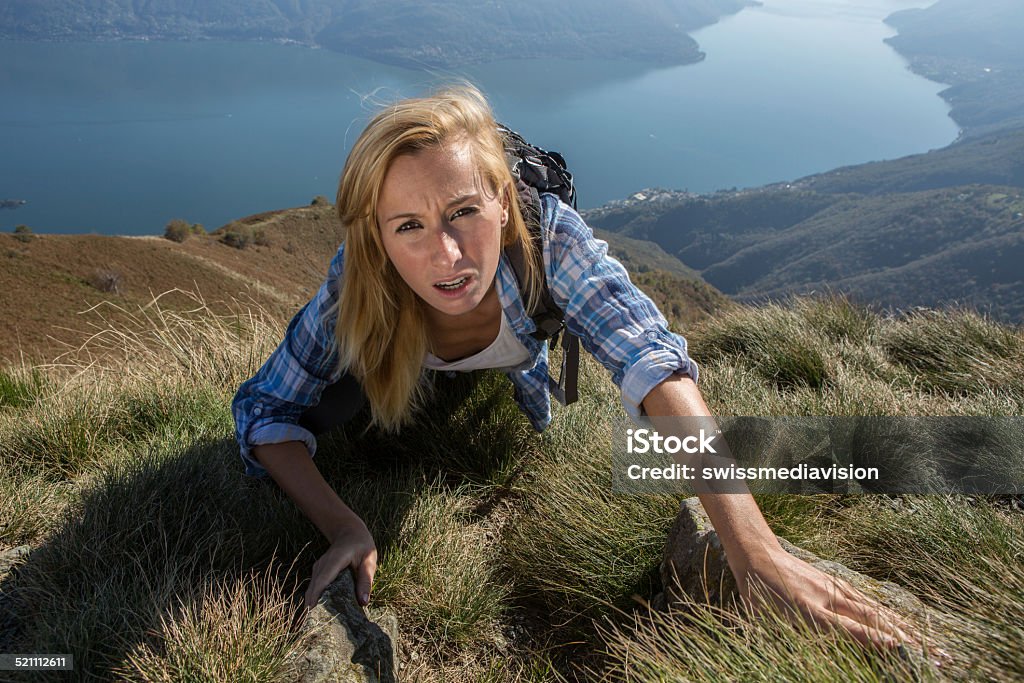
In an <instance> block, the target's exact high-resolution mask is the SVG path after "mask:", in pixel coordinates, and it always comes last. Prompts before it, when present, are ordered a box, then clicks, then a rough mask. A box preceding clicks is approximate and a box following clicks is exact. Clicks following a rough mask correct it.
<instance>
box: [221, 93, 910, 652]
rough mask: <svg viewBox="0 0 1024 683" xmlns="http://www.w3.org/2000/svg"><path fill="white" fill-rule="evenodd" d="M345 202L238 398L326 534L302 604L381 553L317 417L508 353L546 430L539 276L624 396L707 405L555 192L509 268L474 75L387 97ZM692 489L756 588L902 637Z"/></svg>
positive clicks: (746, 498) (522, 233)
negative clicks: (320, 447) (324, 463)
mask: <svg viewBox="0 0 1024 683" xmlns="http://www.w3.org/2000/svg"><path fill="white" fill-rule="evenodd" d="M337 208H338V214H339V216H340V218H341V222H342V223H343V225H344V226H345V227H346V229H347V233H346V238H345V242H344V243H343V244H342V245H341V246H340V247H339V249H338V252H337V255H336V256H335V257H334V259H333V260H332V262H331V265H330V269H329V272H328V275H327V279H326V281H325V282H324V283H323V285H322V286H321V287H320V289H319V291H318V292H317V294H316V295H315V296H314V297H313V299H312V300H311V301H310V302H309V303H308V304H307V305H306V306H304V307H303V308H302V309H301V310H300V311H299V313H298V314H297V315H296V316H295V318H294V319H293V320H292V321H291V324H290V325H289V327H288V331H287V334H286V337H285V339H284V341H283V342H282V343H281V345H280V346H279V347H278V348H277V350H275V351H274V353H273V354H272V355H271V357H270V358H269V359H268V360H267V362H266V363H265V364H264V365H263V367H262V368H261V369H260V370H259V372H258V373H257V374H256V375H255V376H254V377H253V378H251V379H249V380H248V381H246V382H245V383H244V384H243V385H242V386H241V387H240V389H239V391H238V394H237V395H236V397H235V400H234V402H233V406H232V407H233V412H234V415H235V420H236V427H237V437H238V441H239V445H240V447H241V454H242V458H243V460H244V461H245V463H246V473H247V474H249V475H252V476H266V475H267V474H268V473H269V475H270V476H271V477H272V478H273V480H274V481H275V482H277V484H278V485H279V486H280V487H281V488H282V489H283V490H284V491H285V493H286V494H287V495H288V496H289V497H291V499H292V500H293V501H295V503H296V504H297V505H298V506H299V508H300V509H301V510H302V511H303V513H304V514H305V515H306V516H307V517H308V518H309V519H310V520H311V521H312V522H313V523H314V524H315V525H316V526H317V528H318V529H320V531H321V532H322V533H323V534H324V536H326V538H327V539H328V541H329V542H330V547H329V549H328V550H327V552H326V553H324V555H323V556H322V557H320V558H319V560H317V562H316V563H315V564H314V566H313V574H312V579H311V581H310V584H309V587H308V590H307V592H306V602H307V605H312V604H315V602H316V601H317V600H318V598H319V596H320V594H321V593H322V591H323V590H324V588H326V586H327V585H328V584H329V583H330V582H331V581H333V580H334V579H335V578H336V577H337V575H338V574H339V573H340V572H342V571H344V570H346V569H351V570H352V572H353V574H354V576H355V579H356V591H357V596H358V598H359V601H360V602H361V603H362V604H364V605H365V604H367V603H368V601H369V599H370V589H371V585H372V582H373V576H374V572H375V571H376V566H377V550H376V546H375V544H374V540H373V536H372V535H371V533H370V531H369V529H367V527H366V525H365V524H364V523H363V521H362V520H361V519H360V518H359V517H358V516H357V515H356V514H355V513H353V512H352V510H350V509H349V508H348V506H346V505H345V503H344V502H343V501H342V500H341V499H340V498H339V497H338V495H337V494H336V493H335V492H334V491H333V490H332V489H331V487H330V486H329V485H328V484H327V482H326V481H325V480H324V478H323V477H322V476H321V474H320V473H319V471H318V470H317V467H316V465H315V464H314V462H313V459H312V457H311V456H313V455H314V453H315V451H316V438H315V436H314V432H317V431H321V429H320V428H319V427H318V425H320V426H324V425H329V423H331V422H335V423H337V422H342V421H344V420H345V419H347V418H348V417H349V416H350V415H351V414H353V413H354V412H355V411H356V410H357V409H358V408H359V406H360V405H361V404H362V402H363V401H364V400H365V401H367V402H368V403H369V406H370V411H371V414H372V421H373V423H374V424H375V425H376V426H378V427H379V428H382V429H385V430H397V429H399V428H400V427H401V426H402V425H403V424H406V423H408V422H409V421H410V420H412V419H413V418H414V416H415V413H416V411H417V408H418V407H420V406H421V405H422V403H423V401H424V394H423V386H424V384H423V382H422V381H421V378H422V377H423V375H424V372H423V369H424V368H425V367H426V368H433V369H439V370H454V371H460V370H461V371H468V370H473V369H478V368H485V367H486V368H501V369H503V370H504V371H505V372H506V373H507V375H508V377H509V378H510V379H511V380H512V382H513V384H514V385H515V388H516V392H515V395H516V400H517V402H518V403H519V405H520V407H521V409H522V410H523V412H524V413H525V414H526V415H527V416H528V418H529V419H530V421H531V423H532V424H533V426H534V427H535V428H536V429H537V430H543V429H544V428H545V427H546V426H547V424H548V423H549V422H550V419H551V404H550V395H549V393H548V368H547V345H546V343H542V342H539V341H537V340H536V339H535V338H533V337H532V336H530V333H531V332H533V331H534V325H533V322H532V321H531V320H530V317H529V316H528V315H527V311H528V310H531V309H530V302H531V301H532V300H533V299H534V298H535V297H537V296H538V293H539V291H540V288H541V287H542V284H543V282H544V280H545V279H546V281H547V284H548V287H549V288H550V292H551V295H552V297H553V298H554V300H555V302H556V303H557V304H558V305H559V306H560V307H562V309H563V310H564V311H565V314H566V323H567V325H568V327H569V329H570V330H572V331H573V332H574V333H575V334H576V335H577V336H579V337H580V339H581V340H582V343H583V346H584V348H585V349H586V350H587V351H589V352H590V353H591V354H592V355H593V356H594V357H595V358H596V359H597V360H598V361H599V362H600V363H601V364H602V365H604V366H605V367H606V368H608V370H609V371H610V372H611V374H612V378H613V380H614V381H615V383H616V384H617V385H619V387H620V388H621V390H622V401H623V404H624V406H625V408H626V410H627V412H629V413H630V414H631V415H633V416H639V415H641V414H647V415H650V416H707V415H710V413H709V411H708V408H707V406H706V405H705V403H704V401H703V399H702V398H701V395H700V392H699V391H698V389H697V384H696V380H697V376H698V371H697V366H696V364H695V363H694V362H693V361H692V360H691V359H690V358H689V356H688V355H687V351H686V341H685V340H684V339H683V338H682V337H679V336H677V335H675V334H673V333H671V332H669V331H668V329H667V327H666V322H665V319H664V318H663V317H662V315H661V314H660V313H659V312H658V310H657V308H656V307H655V306H654V304H652V303H651V301H650V300H649V299H648V298H647V297H646V296H644V294H642V293H641V292H640V291H639V290H638V289H637V288H636V287H634V286H633V285H632V284H631V283H630V281H629V278H628V277H627V274H626V272H625V270H624V269H623V267H622V266H621V265H620V264H619V263H618V262H617V261H615V260H614V259H611V258H610V257H608V255H607V245H606V244H605V243H603V242H601V241H599V240H596V239H595V238H594V236H593V234H592V232H591V230H590V229H589V228H588V227H587V226H586V224H585V223H584V222H583V220H582V219H581V218H580V217H579V215H578V214H577V213H576V212H575V211H573V210H572V209H571V208H570V207H568V206H566V205H565V204H564V203H561V202H560V201H559V200H558V198H557V197H555V196H554V195H551V194H542V195H541V203H540V216H539V223H540V226H541V233H542V236H543V265H544V269H545V272H539V271H538V269H537V268H536V267H533V264H534V263H535V261H534V259H532V258H526V259H525V261H526V264H527V267H528V268H527V270H528V272H527V275H526V277H524V278H523V279H524V280H525V282H523V283H522V285H520V284H519V283H518V282H517V279H516V277H515V275H514V273H513V271H512V269H511V267H510V265H509V263H508V260H507V258H506V257H505V256H504V249H505V248H506V247H508V246H510V245H512V244H514V243H519V245H520V246H521V247H522V248H523V249H524V250H525V252H526V253H531V250H532V249H534V246H533V244H532V241H531V239H530V232H529V229H528V228H527V225H526V223H525V220H524V209H523V207H521V206H520V203H519V199H518V196H517V193H516V192H515V190H514V182H513V178H512V176H511V173H510V170H509V167H508V164H507V162H506V159H505V155H504V140H503V139H502V137H501V134H500V133H499V132H498V128H497V125H496V123H495V120H494V117H493V115H492V113H491V111H490V108H489V106H488V104H487V102H486V100H485V99H484V97H483V96H482V95H481V94H480V93H479V92H478V91H477V90H475V89H474V88H472V87H459V88H450V89H446V90H443V91H440V92H437V93H435V94H434V95H432V96H429V97H424V98H419V99H408V100H403V101H400V102H397V103H396V104H394V105H391V106H388V107H387V108H385V109H384V110H383V111H381V112H380V113H379V114H378V115H377V116H376V117H375V118H374V119H373V120H372V121H371V122H370V123H369V125H368V126H367V127H366V129H365V130H364V131H363V133H362V135H361V136H360V137H359V139H358V141H357V142H356V143H355V146H354V147H353V149H352V152H351V153H350V155H349V157H348V160H347V162H346V164H345V169H344V171H343V173H342V176H341V182H340V185H339V188H338V197H337ZM325 388H327V394H326V396H327V397H329V400H327V398H325ZM328 403H329V404H330V408H329V409H327V410H325V404H328ZM325 412H327V413H329V414H327V415H325V414H324V413H325ZM701 502H702V503H703V505H704V508H705V509H706V511H707V513H708V514H709V515H710V517H711V520H712V522H713V523H714V525H715V527H716V528H717V529H718V532H719V535H720V537H721V539H722V543H723V545H724V546H725V550H726V553H727V556H728V558H729V563H730V568H731V569H732V571H733V573H734V574H735V576H736V579H737V582H738V584H739V586H740V588H741V592H742V593H743V594H744V596H745V597H748V599H752V598H750V594H749V592H748V591H749V588H750V587H751V586H753V585H755V584H763V585H764V586H765V587H766V588H767V589H768V590H769V591H770V593H771V594H773V595H775V596H784V597H779V598H778V601H779V602H780V603H782V604H784V605H788V606H789V607H791V608H792V610H794V611H795V612H799V613H800V614H802V615H804V617H807V618H810V619H812V620H813V621H814V622H816V623H818V624H819V625H825V626H831V627H835V628H840V629H845V630H846V631H848V632H849V633H850V634H851V635H853V636H854V637H855V638H857V639H858V640H860V641H862V642H864V643H873V644H876V645H888V646H896V645H898V644H899V643H900V642H901V641H907V642H912V638H911V636H910V635H908V634H909V632H910V631H909V627H908V626H907V625H906V624H905V623H903V622H900V621H899V619H898V617H896V616H895V615H893V614H891V613H884V616H883V612H882V611H880V608H879V606H878V605H877V604H875V603H873V602H871V601H870V600H869V599H868V598H866V597H865V596H863V595H862V594H860V593H858V592H856V591H855V590H854V589H852V588H851V587H849V586H848V585H847V584H844V583H842V582H838V581H836V580H835V579H833V578H831V577H829V576H827V575H825V574H823V573H821V572H820V571H818V570H817V569H815V568H813V567H811V566H810V565H808V564H806V563H804V562H802V561H800V560H798V559H796V558H794V557H793V556H791V555H789V554H788V553H786V552H785V551H783V550H782V548H781V547H780V545H779V543H778V541H777V539H776V537H775V535H774V534H773V533H772V531H771V530H770V529H769V527H768V525H767V524H766V522H765V520H764V518H763V516H762V515H761V513H760V511H759V510H758V508H757V505H756V503H755V502H754V500H753V498H752V497H751V496H750V495H749V493H748V494H745V495H742V494H739V495H738V494H712V493H704V494H703V495H701Z"/></svg>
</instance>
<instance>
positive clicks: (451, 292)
mask: <svg viewBox="0 0 1024 683" xmlns="http://www.w3.org/2000/svg"><path fill="white" fill-rule="evenodd" d="M472 279H473V278H472V276H471V275H463V276H462V277H457V278H454V279H452V280H445V281H444V282H435V283H434V289H436V290H438V291H439V292H440V293H441V294H443V295H444V296H458V295H460V294H462V293H463V292H465V291H466V289H467V288H468V287H469V283H470V281H471V280H472Z"/></svg>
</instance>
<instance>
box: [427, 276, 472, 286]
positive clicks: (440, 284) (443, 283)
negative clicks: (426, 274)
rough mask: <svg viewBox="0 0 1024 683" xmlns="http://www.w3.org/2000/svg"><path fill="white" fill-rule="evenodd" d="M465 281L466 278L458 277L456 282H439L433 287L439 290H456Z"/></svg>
mask: <svg viewBox="0 0 1024 683" xmlns="http://www.w3.org/2000/svg"><path fill="white" fill-rule="evenodd" d="M467 279H468V278H465V277H460V278H459V279H458V280H452V281H451V282H439V283H437V284H436V285H434V286H435V287H440V288H441V289H458V288H459V287H461V286H462V283H464V282H465V281H466V280H467Z"/></svg>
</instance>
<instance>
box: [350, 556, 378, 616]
mask: <svg viewBox="0 0 1024 683" xmlns="http://www.w3.org/2000/svg"><path fill="white" fill-rule="evenodd" d="M376 572H377V551H376V550H373V551H371V552H369V553H368V554H367V555H366V557H364V558H363V561H362V562H360V563H359V565H358V566H357V567H356V570H355V574H356V598H357V599H358V600H359V604H360V605H363V606H364V607H365V606H366V605H368V604H370V588H371V587H372V586H373V575H374V574H375V573H376Z"/></svg>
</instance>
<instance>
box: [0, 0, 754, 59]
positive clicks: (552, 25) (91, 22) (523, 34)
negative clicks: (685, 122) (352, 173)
mask: <svg viewBox="0 0 1024 683" xmlns="http://www.w3.org/2000/svg"><path fill="white" fill-rule="evenodd" d="M750 4H752V3H751V2H750V1H749V0H622V1H620V2H600V3H597V2H593V1H592V0H563V2H559V3H543V2H540V1H539V0H518V1H517V2H509V3H501V2H494V1H490V2H485V3H476V2H470V1H469V0H437V1H435V2H429V3H423V2H418V1H415V0H387V1H380V0H303V1H302V2H295V1H294V0H206V1H205V2H189V1H185V0H151V1H149V2H132V1H130V0H36V1H34V2H14V1H8V2H4V3H0V38H7V39H10V38H14V39H33V40H38V39H42V40H50V39H58V40H59V39H74V40H94V39H99V40H110V39H120V38H147V39H148V38H160V39H174V40H181V39H185V40H188V39H200V38H218V39H237V40H289V41H296V42H300V43H304V44H308V45H318V46H323V47H327V48H330V49H333V50H336V51H339V52H343V53H346V54H352V55H356V56H360V57H366V58H369V59H374V60H378V61H382V62H389V63H394V64H400V65H403V66H411V67H424V66H426V67H447V68H450V67H455V66H459V65H463V64H470V63H477V62H487V61H493V60H500V59H518V58H524V57H531V58H573V59H580V58H593V57H601V58H610V59H615V58H627V59H636V60H646V61H654V62H660V63H671V64H683V63H688V62H695V61H699V60H700V59H702V58H703V53H701V52H700V50H699V49H698V47H697V43H696V42H695V41H694V40H693V39H692V38H690V37H689V36H688V35H687V31H692V30H694V29H697V28H700V27H702V26H706V25H708V24H712V23H714V22H716V21H717V20H718V19H719V17H721V16H722V15H724V14H732V13H735V12H738V11H739V10H740V9H742V8H743V7H745V6H747V5H750Z"/></svg>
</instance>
